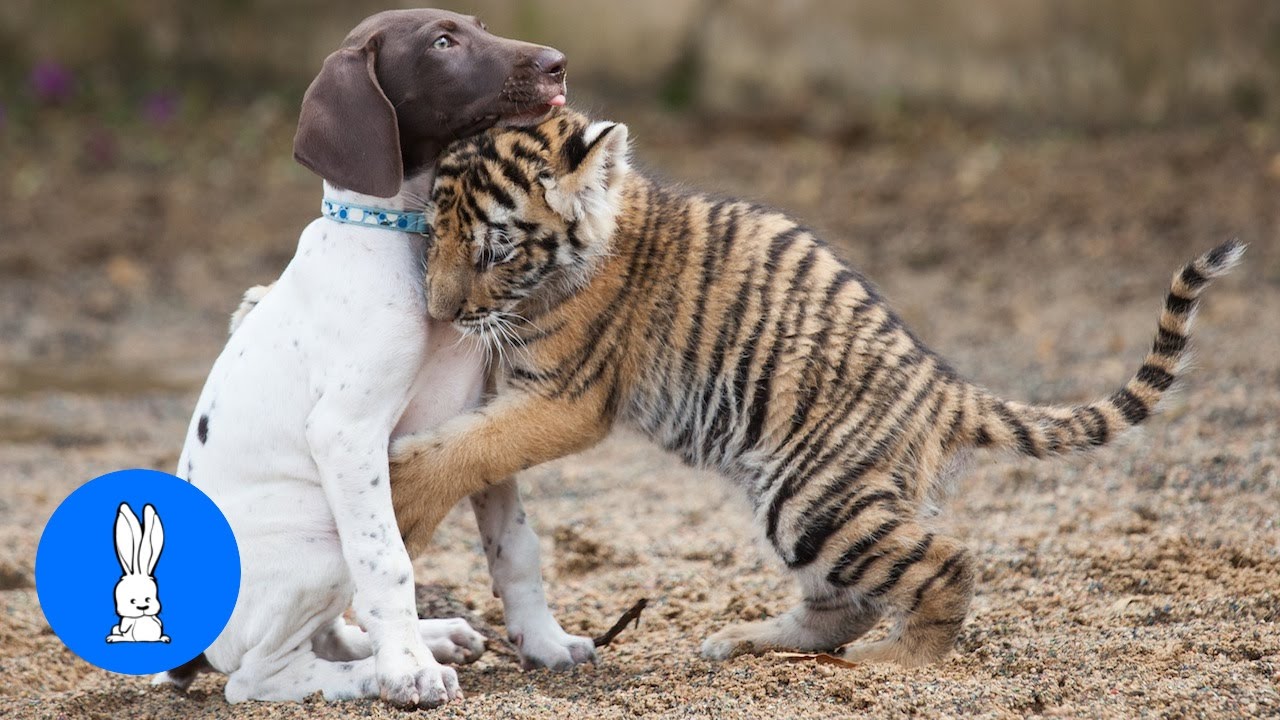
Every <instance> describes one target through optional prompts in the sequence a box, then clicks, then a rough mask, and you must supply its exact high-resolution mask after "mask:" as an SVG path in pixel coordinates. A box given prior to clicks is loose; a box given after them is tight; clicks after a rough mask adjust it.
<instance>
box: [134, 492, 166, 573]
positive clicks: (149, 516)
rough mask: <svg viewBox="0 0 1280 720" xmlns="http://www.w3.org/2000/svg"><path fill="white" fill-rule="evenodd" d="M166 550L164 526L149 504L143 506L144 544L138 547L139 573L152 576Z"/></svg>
mask: <svg viewBox="0 0 1280 720" xmlns="http://www.w3.org/2000/svg"><path fill="white" fill-rule="evenodd" d="M163 549H164V526H163V525H161V524H160V516H159V515H158V514H156V509H155V508H154V507H152V506H151V505H150V504H149V503H148V504H147V505H144V506H142V542H141V543H140V544H139V546H138V572H139V573H145V574H147V575H151V574H152V573H153V572H154V571H155V569H156V561H157V560H159V559H160V551H161V550H163Z"/></svg>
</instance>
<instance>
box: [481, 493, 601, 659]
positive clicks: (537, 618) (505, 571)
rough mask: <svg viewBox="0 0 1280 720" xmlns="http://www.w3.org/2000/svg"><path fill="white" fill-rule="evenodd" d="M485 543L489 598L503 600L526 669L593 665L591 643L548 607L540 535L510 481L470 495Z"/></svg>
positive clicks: (514, 640) (593, 657)
mask: <svg viewBox="0 0 1280 720" xmlns="http://www.w3.org/2000/svg"><path fill="white" fill-rule="evenodd" d="M471 509H472V511H474V512H475V515H476V525H478V526H479V528H480V536H481V538H482V540H483V542H484V553H485V558H486V559H488V561H489V576H490V577H491V578H493V594H494V595H496V596H497V597H499V598H501V599H502V610H503V614H504V615H505V616H506V623H507V635H508V637H510V638H511V641H512V642H514V643H515V644H516V647H518V648H519V649H520V663H521V665H523V666H524V668H525V669H526V670H528V669H532V668H540V667H548V668H551V669H553V670H567V669H569V668H571V667H573V666H575V665H578V664H581V663H585V662H595V660H596V651H595V646H594V645H593V644H592V642H591V638H586V637H579V636H577V635H570V634H569V633H567V632H565V631H564V629H563V628H561V627H560V623H558V622H556V619H555V617H553V616H552V615H551V610H550V608H548V607H547V598H546V595H545V593H544V592H543V584H542V567H541V562H542V561H541V557H540V552H539V548H538V536H537V535H536V534H534V532H533V528H532V527H530V526H529V520H528V517H526V515H525V512H524V507H523V506H522V505H521V503H520V488H519V486H517V485H516V481H515V479H514V478H511V479H508V480H506V481H505V482H502V483H499V484H497V485H494V486H493V487H491V488H489V489H488V490H485V491H483V492H481V493H478V494H476V495H472V496H471Z"/></svg>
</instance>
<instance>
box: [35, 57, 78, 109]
mask: <svg viewBox="0 0 1280 720" xmlns="http://www.w3.org/2000/svg"><path fill="white" fill-rule="evenodd" d="M74 86H75V77H74V76H72V75H71V71H70V70H68V69H66V68H65V67H63V66H62V65H59V64H58V63H56V62H54V61H52V60H45V61H44V62H40V63H37V64H36V66H35V67H34V68H32V69H31V90H32V91H33V92H34V93H35V94H36V97H37V98H39V100H40V101H41V102H43V103H45V104H48V105H57V104H60V103H64V102H66V101H67V100H70V99H71V95H72V93H73V92H75V87H74Z"/></svg>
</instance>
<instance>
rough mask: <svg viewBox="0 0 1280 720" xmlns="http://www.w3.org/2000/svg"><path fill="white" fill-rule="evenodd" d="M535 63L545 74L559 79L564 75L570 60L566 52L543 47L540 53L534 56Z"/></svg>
mask: <svg viewBox="0 0 1280 720" xmlns="http://www.w3.org/2000/svg"><path fill="white" fill-rule="evenodd" d="M533 64H534V65H536V66H537V67H538V70H539V71H540V72H542V74H544V75H550V76H551V77H552V78H553V79H556V80H559V79H560V78H562V77H564V72H565V68H566V67H567V66H568V64H569V60H568V59H567V58H565V56H564V53H562V52H560V51H559V50H556V49H555V48H542V49H541V50H539V51H538V54H537V55H536V56H534V59H533Z"/></svg>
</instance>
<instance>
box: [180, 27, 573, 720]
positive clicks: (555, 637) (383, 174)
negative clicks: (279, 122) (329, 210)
mask: <svg viewBox="0 0 1280 720" xmlns="http://www.w3.org/2000/svg"><path fill="white" fill-rule="evenodd" d="M564 76H565V59H564V56H563V55H562V54H561V53H560V52H558V51H556V50H553V49H551V48H547V47H542V46H538V45H532V44H529V43H523V42H518V41H515V40H509V39H506V38H501V37H497V36H494V35H492V34H490V33H488V32H487V30H486V29H485V27H484V25H483V24H482V23H480V22H479V21H478V20H477V19H476V18H473V17H467V16H462V15H457V14H454V13H449V12H443V11H435V10H403V11H392V12H384V13H379V14H377V15H374V16H372V17H370V18H368V19H367V20H365V21H364V22H362V23H361V24H360V25H359V26H358V27H356V28H355V30H353V31H352V32H351V34H350V35H349V36H348V37H347V39H346V41H345V42H344V43H343V44H342V47H341V48H340V49H339V50H337V51H336V52H334V53H333V54H332V55H330V56H329V57H328V58H327V59H326V60H325V62H324V67H323V69H321V71H320V74H319V76H318V77H316V79H315V81H314V82H313V83H312V84H311V87H310V88H309V89H308V90H307V93H306V96H305V97H304V99H303V103H302V111H301V115H300V118H299V122H298V133H297V136H296V138H295V141H294V154H295V157H296V158H297V159H298V161H299V162H301V163H302V164H303V165H305V166H307V167H308V168H310V169H312V170H313V171H315V172H316V173H317V174H319V175H320V176H321V177H322V178H324V180H325V183H324V187H325V201H326V207H335V206H342V207H347V206H350V207H370V208H377V209H379V210H384V211H387V212H388V213H390V214H391V215H392V216H396V215H397V214H398V213H400V212H406V213H407V212H412V211H415V210H420V209H422V204H423V203H422V198H424V197H426V196H427V195H428V194H429V190H430V186H431V180H432V170H433V168H434V164H435V159H436V157H437V155H438V154H439V153H440V151H441V150H442V149H443V148H444V146H445V145H446V144H448V143H449V142H450V141H451V140H453V139H456V138H459V137H465V136H467V135H471V134H474V133H477V132H480V131H482V130H485V129H487V128H489V127H492V126H493V125H495V124H498V123H520V122H530V121H536V120H537V119H539V118H541V117H542V116H544V115H545V114H546V112H547V111H548V110H549V109H550V108H551V107H552V106H554V105H561V104H563V103H564V94H565V84H564ZM426 242H427V241H426V239H425V237H424V236H423V235H421V234H415V233H412V232H403V231H399V230H397V229H395V228H394V227H392V228H387V227H377V226H370V225H359V224H351V223H350V222H348V221H347V219H346V216H345V215H343V216H341V217H339V216H337V215H329V216H326V217H322V218H320V219H317V220H315V221H313V222H312V223H311V224H310V225H308V226H307V228H306V229H305V230H304V231H303V233H302V236H301V238H300V239H299V242H298V248H297V252H296V254H295V255H294V257H293V260H292V261H291V262H290V263H289V265H288V267H287V268H286V269H285V271H284V273H283V274H282V275H281V276H280V279H279V280H278V281H277V282H276V283H275V285H274V286H272V288H271V289H270V292H269V293H267V292H265V289H255V291H251V296H252V297H254V298H257V303H256V306H255V307H253V308H252V310H251V311H250V312H248V313H247V314H243V315H242V316H241V317H240V318H239V319H240V320H241V324H240V326H239V327H238V329H236V330H235V331H234V332H233V333H232V335H231V337H230V339H229V340H228V342H227V345H226V348H225V349H224V350H223V352H222V353H221V355H220V356H219V357H218V359H217V361H216V362H215V363H214V366H213V369H212V370H211V371H210V374H209V378H208V380H207V382H206V384H205V387H204V390H203V392H202V393H201V395H200V399H199V401H198V403H197V405H196V410H195V413H194V414H193V416H192V418H191V424H190V427H189V429H188V433H187V437H186V443H185V446H184V448H183V451H182V455H181V458H180V460H179V468H178V474H179V475H180V476H182V477H184V478H186V479H187V480H188V481H190V482H192V483H194V484H195V485H197V486H199V487H200V488H201V489H202V490H204V491H205V492H206V493H208V494H209V496H210V497H212V498H213V500H214V501H215V502H216V503H217V504H218V506H219V507H220V508H221V509H222V511H223V512H224V513H225V514H226V516H227V519H228V521H229V522H230V523H231V526H232V529H233V530H234V532H235V535H236V539H237V542H238V543H239V547H240V555H241V564H242V580H241V587H240V596H239V600H238V602H237V604H236V608H235V611H234V613H233V614H232V617H231V620H230V622H229V624H228V625H227V627H226V629H225V630H224V631H223V632H222V634H221V635H220V636H219V637H218V639H217V640H216V641H215V642H214V644H213V645H212V646H211V647H210V648H209V649H208V650H207V651H206V653H205V656H204V657H205V658H206V659H207V664H208V665H209V666H212V668H213V669H216V670H218V671H221V672H224V673H227V674H228V675H229V676H230V677H229V678H228V681H227V686H226V697H227V700H228V701H230V702H239V701H243V700H251V699H255V700H301V699H303V698H305V697H307V696H308V695H311V694H313V693H315V692H321V693H323V694H324V696H325V697H326V698H328V699H332V700H336V699H344V698H359V697H378V696H382V697H384V698H386V699H388V700H390V701H391V702H394V703H396V704H399V705H423V706H435V705H439V704H441V703H443V702H447V701H449V700H452V699H455V698H457V697H460V696H461V693H460V691H459V689H458V682H457V675H456V673H455V672H454V671H453V670H452V669H450V668H447V667H443V666H441V665H440V664H439V662H438V661H446V662H469V661H471V660H474V659H475V658H476V657H478V655H479V654H480V653H481V652H482V651H483V648H484V645H483V638H482V637H481V636H480V635H479V634H478V633H476V632H475V631H474V630H472V629H471V628H470V627H469V626H468V625H467V624H466V623H465V622H464V621H462V620H419V619H418V617H417V613H416V611H415V605H414V591H413V568H412V565H411V563H410V557H409V554H408V552H407V551H406V549H405V546H404V544H403V542H402V541H401V536H400V533H399V531H398V530H397V525H396V518H395V516H394V514H393V512H392V506H391V495H390V483H389V476H388V468H387V447H388V443H389V441H390V439H391V438H392V437H395V436H398V435H401V434H405V433H409V432H418V431H422V430H426V429H428V428H430V427H433V426H435V425H437V424H439V423H441V422H443V421H445V420H447V419H449V418H450V417H453V416H455V415H457V414H459V413H460V412H462V411H464V410H466V409H468V408H470V407H472V406H474V405H475V404H477V403H478V402H479V400H480V397H481V395H482V393H483V390H484V383H485V376H486V368H485V366H484V362H483V359H482V357H481V355H480V354H479V353H477V352H473V351H472V350H473V349H472V348H471V347H470V346H468V345H467V344H466V342H460V338H459V336H458V334H457V332H456V331H455V330H454V329H453V328H452V327H450V326H449V324H448V323H440V322H435V321H432V320H430V319H429V317H428V315H427V311H426V306H425V301H424V288H423V282H424V280H423V269H422V268H423V258H424V251H425V245H426ZM472 506H473V508H474V510H475V515H476V519H477V522H478V523H479V525H480V528H481V532H482V534H483V535H484V536H485V537H486V538H490V539H492V540H493V542H487V543H486V547H487V548H488V550H489V556H488V557H489V564H490V571H491V574H492V577H493V582H494V589H495V592H496V593H497V594H498V595H499V596H500V597H501V598H502V600H503V603H504V609H505V611H506V616H507V617H506V620H507V626H508V631H509V632H510V633H511V634H512V635H513V636H514V637H518V638H519V640H520V642H519V643H518V644H519V645H520V648H521V655H522V658H523V660H524V663H525V664H526V665H527V666H551V667H561V668H563V667H571V666H573V665H574V664H577V663H581V662H586V661H591V660H594V650H593V648H592V643H591V640H590V639H588V638H581V637H575V636H572V635H569V634H568V633H566V632H564V630H563V629H561V627H560V625H559V624H558V623H557V622H556V621H555V619H554V618H553V617H552V616H551V613H550V611H549V610H548V608H547V604H546V599H545V596H544V594H543V588H542V577H541V572H540V570H539V558H538V543H537V538H536V537H535V536H534V534H533V531H532V530H531V529H530V528H529V526H528V524H527V523H526V521H525V515H524V512H523V510H522V509H521V505H520V497H519V493H518V490H517V488H516V486H515V484H514V482H511V481H509V482H507V483H505V484H503V485H501V486H499V487H496V488H494V489H493V490H491V491H489V492H487V493H485V494H484V496H482V497H477V498H473V503H472ZM496 547H500V548H501V549H500V550H498V551H494V548H496ZM504 550H505V552H504ZM348 607H354V610H355V615H356V619H357V620H358V621H359V623H360V624H361V625H362V626H364V628H365V629H366V630H361V629H360V628H357V627H355V626H353V625H348V624H347V623H346V622H344V620H343V618H342V615H343V613H344V611H346V610H347V608H348ZM199 665H200V662H199V659H197V661H193V662H192V663H188V664H187V665H185V666H183V668H179V669H178V670H175V671H171V672H170V673H168V674H167V675H166V676H162V678H160V679H161V680H162V681H163V680H167V681H169V682H174V683H176V684H179V685H185V684H188V683H190V681H191V677H192V675H193V674H194V673H193V672H192V671H193V670H195V669H196V668H197V667H199Z"/></svg>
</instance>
